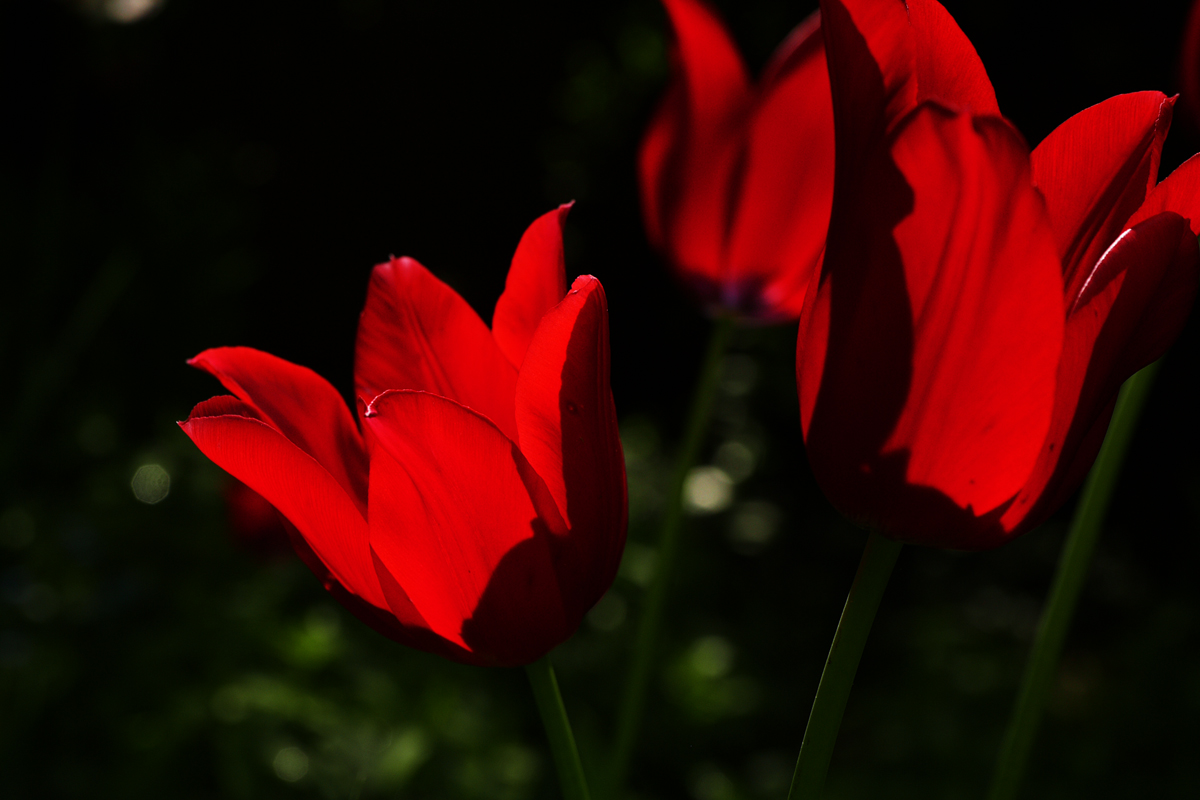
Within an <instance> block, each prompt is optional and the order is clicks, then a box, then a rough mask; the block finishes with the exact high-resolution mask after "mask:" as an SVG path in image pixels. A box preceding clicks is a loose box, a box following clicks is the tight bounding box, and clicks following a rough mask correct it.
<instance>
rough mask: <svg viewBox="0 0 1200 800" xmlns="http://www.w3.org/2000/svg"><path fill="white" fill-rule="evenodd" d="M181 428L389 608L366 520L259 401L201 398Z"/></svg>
mask: <svg viewBox="0 0 1200 800" xmlns="http://www.w3.org/2000/svg"><path fill="white" fill-rule="evenodd" d="M179 427H181V428H182V429H183V431H184V433H186V434H187V435H188V436H189V437H191V440H192V441H193V442H195V443H196V446H197V447H199V448H200V451H201V452H202V453H204V455H206V456H208V458H210V459H211V460H212V461H213V463H215V464H216V465H217V466H219V467H220V468H221V469H223V470H225V471H226V472H228V473H229V474H230V475H232V476H233V477H235V478H237V479H238V480H240V481H241V482H242V483H244V484H246V485H247V486H249V487H250V488H251V489H253V490H254V491H255V492H257V493H258V494H260V495H262V496H263V498H265V499H266V500H267V502H269V503H270V504H271V505H273V506H275V508H276V509H277V510H278V511H279V513H280V514H282V515H283V516H284V518H286V519H287V520H288V521H289V522H290V523H291V524H292V525H294V526H295V527H296V529H297V530H298V531H299V532H300V534H301V535H302V536H303V537H304V541H305V542H307V544H308V546H309V547H311V549H312V551H313V552H314V553H315V554H316V556H317V558H318V559H319V560H320V562H321V563H322V564H323V565H324V566H325V567H326V568H327V570H328V572H329V574H330V575H332V577H333V578H334V579H335V580H336V581H337V582H338V583H339V584H341V585H342V586H344V587H345V588H346V589H347V590H348V591H349V592H350V593H352V594H354V595H356V596H357V597H360V598H361V599H362V600H364V601H366V602H367V603H370V604H371V605H373V606H376V607H378V608H387V601H386V600H385V599H384V596H383V592H382V590H381V589H380V586H379V579H378V578H377V577H376V576H375V571H374V568H373V566H372V562H371V554H370V550H369V539H368V534H367V522H366V519H365V517H364V516H363V513H362V511H361V509H360V508H359V506H358V503H357V502H356V499H355V498H354V496H353V495H351V494H349V492H348V491H347V490H346V487H345V486H343V485H342V484H341V482H340V481H338V480H337V478H336V477H335V476H333V475H332V474H330V472H329V470H328V469H326V468H325V466H324V465H323V464H321V463H319V462H318V461H317V460H316V459H315V458H314V457H313V456H312V455H310V454H309V453H306V452H304V450H303V449H302V448H301V447H300V446H298V445H297V444H296V443H295V442H293V441H290V440H289V439H288V437H287V436H286V435H285V434H284V433H282V432H281V431H280V430H279V429H278V428H276V427H275V426H273V425H271V424H269V423H268V422H267V421H266V420H264V419H261V418H260V414H259V410H258V409H257V408H255V407H253V406H251V405H250V404H249V403H247V402H244V401H242V400H240V399H237V398H234V397H229V396H221V397H214V398H212V399H211V400H207V401H205V402H203V403H201V404H200V405H198V406H196V408H195V409H194V410H193V411H192V413H191V415H190V416H189V417H188V419H187V420H186V421H184V422H181V423H179ZM324 427H325V429H328V428H329V427H330V425H329V423H328V422H326V423H324ZM314 571H317V570H314ZM317 574H318V576H319V577H322V578H324V577H325V576H324V575H322V574H321V572H320V571H317Z"/></svg>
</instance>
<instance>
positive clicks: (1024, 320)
mask: <svg viewBox="0 0 1200 800" xmlns="http://www.w3.org/2000/svg"><path fill="white" fill-rule="evenodd" d="M865 174H867V175H869V176H870V177H871V182H870V185H869V187H868V188H867V189H866V190H864V191H863V192H861V193H860V194H858V195H857V196H854V197H852V198H851V200H852V201H853V205H850V204H849V203H848V204H847V205H848V207H847V208H845V210H844V211H843V210H842V209H841V208H839V207H835V210H834V214H835V225H836V224H837V222H836V217H837V216H838V215H839V214H842V213H845V214H846V219H847V220H848V221H847V223H846V230H845V233H844V235H843V234H839V235H838V236H837V237H835V235H834V231H833V230H832V229H831V234H830V242H829V245H828V247H829V249H828V251H827V254H826V259H825V275H824V276H823V280H822V284H821V288H820V291H819V293H818V297H817V300H816V303H815V304H814V307H813V309H812V311H811V312H810V314H809V317H810V318H809V321H808V322H807V323H806V322H805V321H804V320H802V322H801V331H802V332H803V335H802V340H801V358H800V360H799V362H798V368H799V390H800V396H801V412H802V414H801V416H802V422H803V423H804V430H805V436H806V441H807V443H808V449H809V457H810V460H811V461H812V463H813V465H814V473H815V474H816V475H817V477H818V479H819V480H820V482H821V485H822V488H824V490H825V491H826V493H827V494H828V495H829V496H830V499H831V500H833V502H834V504H835V505H837V506H838V507H839V508H841V509H842V510H843V511H844V512H845V513H847V515H849V516H851V517H852V518H857V519H860V520H862V521H865V522H869V523H871V524H874V525H877V526H878V527H879V528H880V529H881V530H883V531H885V532H887V533H888V534H889V535H892V536H894V537H896V538H899V539H903V540H908V541H916V542H921V543H924V544H942V545H949V546H953V547H961V548H972V547H978V546H984V540H983V539H982V538H979V537H984V536H990V535H993V533H994V529H995V528H996V516H998V514H999V513H1000V512H1001V510H1002V509H1003V507H1004V505H1005V504H1006V503H1007V502H1008V501H1009V500H1010V499H1011V498H1012V497H1013V496H1014V495H1015V494H1016V493H1017V492H1018V491H1019V490H1020V489H1021V487H1022V486H1023V485H1024V483H1025V481H1026V479H1027V478H1028V477H1029V474H1030V472H1031V471H1032V469H1033V467H1034V464H1035V463H1036V461H1037V458H1038V455H1039V451H1040V448H1041V445H1042V442H1043V439H1044V437H1045V435H1046V431H1047V430H1048V429H1049V426H1050V418H1051V411H1052V409H1053V403H1054V391H1055V373H1056V370H1057V367H1058V357H1059V352H1060V349H1061V346H1062V338H1063V312H1062V283H1061V277H1060V274H1059V272H1060V270H1059V263H1058V258H1057V255H1056V252H1055V247H1054V239H1053V233H1052V232H1051V230H1050V227H1049V223H1048V222H1047V220H1046V217H1045V210H1044V207H1043V205H1042V200H1041V197H1040V196H1039V195H1038V193H1037V192H1036V190H1035V189H1034V188H1033V187H1032V185H1031V184H1030V182H1029V167H1028V152H1027V151H1026V149H1025V147H1024V144H1023V142H1022V141H1021V139H1020V136H1019V135H1018V134H1017V133H1016V132H1015V131H1013V130H1012V129H1011V128H1010V127H1009V126H1008V125H1007V124H1006V123H1004V122H1003V121H1002V120H999V119H997V118H994V117H980V118H974V119H973V118H972V117H970V116H969V115H965V114H957V115H956V114H954V113H953V112H951V111H949V110H947V109H944V108H941V107H938V106H936V105H929V104H927V105H924V106H922V107H921V108H920V109H918V110H917V111H916V112H915V113H914V114H913V115H911V116H910V117H909V118H908V119H907V120H905V121H904V122H903V123H901V125H900V126H899V127H898V128H897V131H896V134H895V136H894V137H893V141H892V143H891V145H890V152H887V153H884V154H882V155H879V156H876V157H875V158H874V159H872V161H870V162H868V164H867V166H866V170H865ZM835 202H838V201H835ZM852 223H853V224H852ZM988 543H989V544H990V543H994V542H988Z"/></svg>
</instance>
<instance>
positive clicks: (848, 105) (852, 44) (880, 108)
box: [821, 0, 917, 193]
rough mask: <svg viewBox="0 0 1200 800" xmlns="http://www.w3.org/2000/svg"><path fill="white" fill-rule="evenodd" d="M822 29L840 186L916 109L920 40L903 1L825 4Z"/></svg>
mask: <svg viewBox="0 0 1200 800" xmlns="http://www.w3.org/2000/svg"><path fill="white" fill-rule="evenodd" d="M821 30H822V31H823V33H824V35H825V57H826V59H827V60H828V64H829V83H830V87H831V92H832V96H833V118H834V128H835V132H836V134H837V153H836V161H837V172H836V174H837V176H838V178H837V182H838V185H839V186H840V185H842V184H844V183H847V182H850V183H852V182H853V181H854V180H856V178H854V176H856V175H858V174H859V172H860V170H861V167H862V159H863V158H865V157H866V156H867V154H868V153H872V152H874V150H875V147H876V144H877V143H878V142H879V141H881V140H882V138H883V135H884V133H885V132H886V131H887V130H888V129H889V128H891V127H892V125H893V124H895V122H896V121H898V120H899V119H900V118H901V117H903V116H904V115H905V114H907V113H908V112H909V111H910V110H911V109H912V108H913V107H914V106H915V105H916V102H917V72H916V65H915V59H916V53H915V49H914V48H915V42H914V39H915V37H914V36H913V32H912V27H911V25H910V24H909V21H908V13H907V11H906V9H905V6H904V3H903V2H901V1H900V0H883V1H882V2H880V1H879V0H821ZM835 193H836V192H835Z"/></svg>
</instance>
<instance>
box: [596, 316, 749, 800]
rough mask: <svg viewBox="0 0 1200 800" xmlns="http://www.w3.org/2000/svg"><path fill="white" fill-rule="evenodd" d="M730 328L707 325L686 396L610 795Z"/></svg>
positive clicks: (645, 676) (648, 667)
mask: <svg viewBox="0 0 1200 800" xmlns="http://www.w3.org/2000/svg"><path fill="white" fill-rule="evenodd" d="M733 326H734V322H733V320H732V319H730V318H727V317H723V318H720V319H718V320H717V321H716V322H715V323H714V325H713V330H712V335H711V338H710V339H709V343H708V353H707V354H706V355H705V357H704V364H703V366H702V367H701V369H700V378H699V380H698V382H697V383H696V391H695V394H693V396H692V405H691V409H690V410H689V412H688V418H687V424H686V427H685V429H684V438H683V446H682V448H681V449H680V450H679V456H678V460H677V461H676V463H675V473H674V475H672V477H671V486H670V489H669V492H668V494H667V507H666V509H665V511H664V512H663V520H662V533H661V535H660V539H659V546H658V559H657V563H656V568H655V571H654V580H653V582H652V583H651V585H650V591H649V594H648V596H647V598H646V607H645V610H644V611H643V612H642V617H641V620H640V622H639V625H638V631H637V639H636V640H635V641H634V650H633V662H632V664H631V665H630V669H629V677H628V678H627V680H626V683H625V693H624V695H622V697H621V705H620V708H619V710H618V712H617V742H616V748H615V750H614V754H613V761H612V768H611V770H610V772H609V789H610V793H611V795H612V796H613V797H616V796H618V795H619V794H620V792H621V789H622V787H623V786H624V784H625V777H626V774H627V773H628V771H629V762H630V759H631V758H632V756H633V747H634V745H635V744H636V743H637V735H638V729H639V728H640V727H641V722H642V714H643V710H644V707H645V705H646V691H647V689H648V688H649V684H650V677H651V674H652V673H653V671H654V661H655V656H656V655H657V649H658V648H657V645H658V638H659V632H660V630H661V628H662V622H663V611H664V609H665V606H666V599H667V588H668V586H669V584H670V580H671V570H672V566H673V565H674V562H675V554H676V551H677V550H678V549H679V528H680V524H681V523H682V520H683V483H684V480H686V478H687V474H688V471H689V470H691V468H692V466H694V465H695V463H696V459H697V458H698V457H699V454H700V446H701V445H702V444H703V443H704V435H705V433H706V432H707V431H708V421H709V418H710V417H711V416H712V406H713V400H714V398H715V397H716V394H717V385H718V383H719V379H720V377H721V359H722V357H723V356H724V355H725V349H726V347H727V346H728V344H729V337H730V334H731V333H732V332H733Z"/></svg>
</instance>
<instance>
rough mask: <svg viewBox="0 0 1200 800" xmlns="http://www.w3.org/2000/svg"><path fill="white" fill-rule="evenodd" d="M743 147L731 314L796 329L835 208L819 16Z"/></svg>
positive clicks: (793, 48) (726, 283)
mask: <svg viewBox="0 0 1200 800" xmlns="http://www.w3.org/2000/svg"><path fill="white" fill-rule="evenodd" d="M744 147H745V152H744V153H743V155H742V163H741V169H740V171H739V173H738V177H737V179H736V180H735V185H734V189H735V193H734V199H733V203H732V207H733V214H734V217H733V224H732V227H731V228H730V233H729V245H728V247H729V250H728V257H727V258H728V265H727V271H726V272H725V274H724V275H723V276H722V284H723V289H722V291H723V293H724V294H725V298H723V299H724V305H725V306H726V307H727V308H742V309H746V310H747V311H749V312H750V313H751V314H752V315H753V316H755V317H756V318H757V319H759V320H773V319H779V320H784V319H794V318H796V317H798V316H799V315H800V311H801V310H802V309H803V307H804V294H805V291H806V289H807V287H808V284H809V283H810V282H811V280H812V277H813V272H814V271H815V270H816V268H817V266H818V264H819V262H820V257H821V251H822V249H823V248H824V245H825V231H826V229H827V228H828V226H829V209H830V206H831V204H832V202H833V161H834V155H833V101H832V99H831V98H830V95H829V73H828V70H827V69H826V66H825V43H824V40H823V38H822V36H821V31H820V27H819V17H818V15H816V14H814V15H813V16H812V17H810V18H809V20H808V21H806V22H805V23H804V24H803V25H801V26H800V28H798V29H797V31H796V32H795V33H793V35H792V36H791V37H790V38H789V40H788V42H787V43H786V44H785V52H784V53H783V54H782V55H781V56H780V61H779V63H778V64H777V65H776V66H774V67H772V68H769V70H768V77H767V78H766V79H765V80H764V84H763V88H762V89H761V91H760V94H759V97H758V99H757V102H756V104H755V107H754V110H753V111H752V112H751V115H750V118H749V120H748V130H747V132H746V139H745V145H744Z"/></svg>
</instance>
